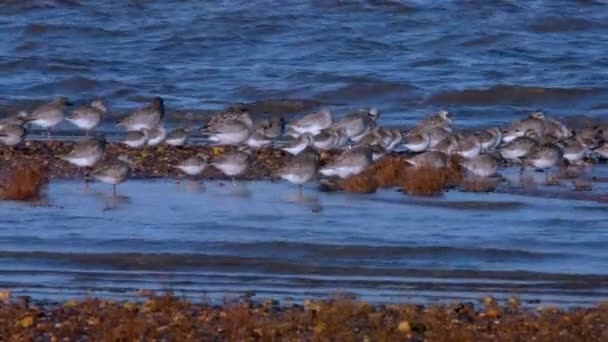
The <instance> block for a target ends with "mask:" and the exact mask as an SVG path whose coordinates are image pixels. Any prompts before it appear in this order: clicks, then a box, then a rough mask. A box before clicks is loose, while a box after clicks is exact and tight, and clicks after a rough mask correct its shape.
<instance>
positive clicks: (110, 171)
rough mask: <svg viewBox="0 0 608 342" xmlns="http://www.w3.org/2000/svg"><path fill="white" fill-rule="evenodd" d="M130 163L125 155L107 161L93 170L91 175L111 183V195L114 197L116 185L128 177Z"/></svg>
mask: <svg viewBox="0 0 608 342" xmlns="http://www.w3.org/2000/svg"><path fill="white" fill-rule="evenodd" d="M130 172H131V163H130V161H129V160H128V159H126V157H124V156H119V157H118V159H116V160H113V161H110V162H107V163H105V164H103V165H100V166H98V167H97V168H95V170H93V177H94V178H95V179H97V180H98V181H100V182H103V183H106V184H110V185H112V196H114V197H116V186H117V185H118V184H120V183H123V182H124V181H125V180H127V177H129V173H130Z"/></svg>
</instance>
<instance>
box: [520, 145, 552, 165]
mask: <svg viewBox="0 0 608 342" xmlns="http://www.w3.org/2000/svg"><path fill="white" fill-rule="evenodd" d="M561 158H562V151H561V150H560V148H559V147H557V146H556V145H554V144H547V145H542V146H536V147H534V148H533V149H532V150H531V151H530V152H529V153H528V154H527V155H526V156H525V157H524V158H523V160H524V164H525V165H527V166H531V167H533V168H535V169H537V170H546V169H548V168H551V167H553V166H555V165H556V164H557V163H558V162H559V161H560V160H561Z"/></svg>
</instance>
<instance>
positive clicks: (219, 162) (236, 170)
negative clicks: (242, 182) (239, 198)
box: [211, 148, 251, 182]
mask: <svg viewBox="0 0 608 342" xmlns="http://www.w3.org/2000/svg"><path fill="white" fill-rule="evenodd" d="M250 159H251V151H249V150H247V149H242V148H241V149H239V150H236V151H234V152H228V153H226V154H223V155H221V156H220V157H218V158H217V159H216V160H214V161H213V163H211V165H213V166H215V167H216V168H217V169H219V170H220V171H222V172H223V173H224V174H225V175H226V176H228V177H232V178H233V182H234V177H236V176H238V175H240V174H242V173H243V172H245V170H247V167H249V162H250Z"/></svg>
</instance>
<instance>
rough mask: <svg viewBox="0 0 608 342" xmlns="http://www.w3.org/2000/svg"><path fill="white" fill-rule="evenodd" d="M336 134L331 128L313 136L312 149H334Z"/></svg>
mask: <svg viewBox="0 0 608 342" xmlns="http://www.w3.org/2000/svg"><path fill="white" fill-rule="evenodd" d="M336 139H337V133H336V131H335V130H334V129H333V128H326V129H324V130H323V131H321V133H319V134H317V135H315V136H314V143H313V145H314V147H315V149H317V150H330V149H332V148H333V147H334V143H335V141H336Z"/></svg>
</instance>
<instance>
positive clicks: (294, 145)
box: [281, 133, 315, 156]
mask: <svg viewBox="0 0 608 342" xmlns="http://www.w3.org/2000/svg"><path fill="white" fill-rule="evenodd" d="M314 143H315V141H314V138H313V136H312V135H311V134H310V133H304V134H302V135H300V136H299V137H298V138H296V139H293V140H291V141H288V142H287V144H286V145H285V146H283V147H282V148H281V149H282V150H283V151H285V152H287V153H289V154H291V155H294V156H295V155H298V154H300V152H302V151H304V150H305V149H306V148H307V147H309V146H314Z"/></svg>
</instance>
